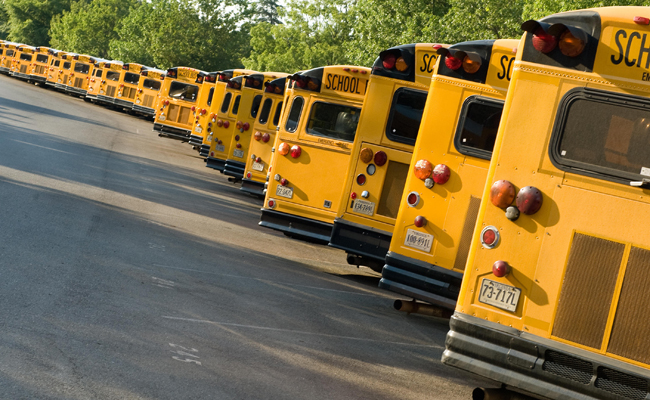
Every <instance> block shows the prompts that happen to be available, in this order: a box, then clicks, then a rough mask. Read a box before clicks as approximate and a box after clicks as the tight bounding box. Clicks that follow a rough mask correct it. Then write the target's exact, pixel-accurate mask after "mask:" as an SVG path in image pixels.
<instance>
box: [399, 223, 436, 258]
mask: <svg viewBox="0 0 650 400" xmlns="http://www.w3.org/2000/svg"><path fill="white" fill-rule="evenodd" d="M404 245H405V246H408V247H412V248H414V249H418V250H422V251H426V252H427V253H429V252H430V251H431V245H433V235H430V234H428V233H424V232H420V231H416V230H414V229H407V230H406V238H405V239H404Z"/></svg>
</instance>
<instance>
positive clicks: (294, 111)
mask: <svg viewBox="0 0 650 400" xmlns="http://www.w3.org/2000/svg"><path fill="white" fill-rule="evenodd" d="M304 104H305V100H304V99H303V98H302V97H295V98H294V99H293V103H291V110H290V111H289V116H288V117H287V123H286V124H285V125H284V128H285V129H286V130H287V132H295V131H296V129H298V123H299V122H300V114H302V106H303V105H304Z"/></svg>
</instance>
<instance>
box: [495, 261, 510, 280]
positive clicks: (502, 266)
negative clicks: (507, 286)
mask: <svg viewBox="0 0 650 400" xmlns="http://www.w3.org/2000/svg"><path fill="white" fill-rule="evenodd" d="M492 273H493V274H494V276H496V277H498V278H503V277H504V276H506V275H508V274H509V273H510V265H508V263H507V262H505V261H496V262H495V263H494V264H492Z"/></svg>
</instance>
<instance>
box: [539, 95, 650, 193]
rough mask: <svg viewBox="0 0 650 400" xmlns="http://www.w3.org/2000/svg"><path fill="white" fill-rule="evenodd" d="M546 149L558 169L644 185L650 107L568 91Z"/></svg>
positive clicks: (649, 166)
mask: <svg viewBox="0 0 650 400" xmlns="http://www.w3.org/2000/svg"><path fill="white" fill-rule="evenodd" d="M551 146H552V147H551V152H550V154H551V159H552V160H553V162H554V163H555V164H556V165H557V166H558V168H561V169H564V170H570V171H571V172H575V173H577V174H581V175H589V176H595V177H598V178H602V179H606V180H614V181H623V182H627V183H629V182H630V181H641V180H642V179H643V178H645V179H650V101H648V99H646V98H642V97H637V96H629V95H622V94H616V93H608V92H603V91H597V90H590V89H574V90H572V91H570V92H569V93H567V95H566V96H565V97H564V99H562V102H561V103H560V109H559V112H558V117H557V120H556V124H555V127H554V131H553V138H552V139H551Z"/></svg>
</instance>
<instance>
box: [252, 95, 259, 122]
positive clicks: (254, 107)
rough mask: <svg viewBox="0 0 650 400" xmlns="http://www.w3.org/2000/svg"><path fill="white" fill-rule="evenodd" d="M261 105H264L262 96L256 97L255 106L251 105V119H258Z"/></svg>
mask: <svg viewBox="0 0 650 400" xmlns="http://www.w3.org/2000/svg"><path fill="white" fill-rule="evenodd" d="M260 104H262V95H261V94H258V95H257V96H255V98H253V105H251V117H253V118H256V117H257V112H258V111H259V110H260Z"/></svg>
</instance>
